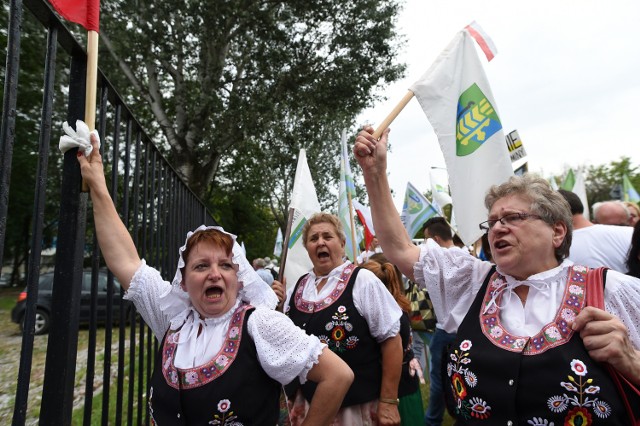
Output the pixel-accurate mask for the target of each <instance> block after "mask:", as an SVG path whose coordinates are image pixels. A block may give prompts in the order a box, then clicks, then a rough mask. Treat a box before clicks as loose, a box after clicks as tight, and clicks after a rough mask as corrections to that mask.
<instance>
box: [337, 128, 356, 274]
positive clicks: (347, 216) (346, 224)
mask: <svg viewBox="0 0 640 426" xmlns="http://www.w3.org/2000/svg"><path fill="white" fill-rule="evenodd" d="M340 147H341V150H342V155H341V157H340V186H339V189H338V218H339V219H340V222H342V227H343V228H344V234H345V237H346V243H345V246H344V253H345V255H346V256H347V258H348V259H349V260H350V261H352V262H354V261H355V260H356V258H357V257H358V247H357V246H356V245H355V244H357V243H356V241H355V235H356V234H355V229H354V222H353V209H352V207H351V205H352V204H353V199H354V197H355V196H356V187H355V184H354V182H353V175H352V174H351V166H350V165H349V150H348V149H347V131H346V130H342V137H341V138H340ZM349 200H351V203H349Z"/></svg>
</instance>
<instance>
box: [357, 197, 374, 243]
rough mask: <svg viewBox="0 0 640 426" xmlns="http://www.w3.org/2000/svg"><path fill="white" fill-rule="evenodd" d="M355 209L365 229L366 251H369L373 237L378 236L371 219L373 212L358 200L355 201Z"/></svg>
mask: <svg viewBox="0 0 640 426" xmlns="http://www.w3.org/2000/svg"><path fill="white" fill-rule="evenodd" d="M353 208H354V209H355V211H356V214H357V215H358V219H360V223H361V224H362V226H363V227H364V249H365V250H369V247H371V242H372V241H373V237H375V235H376V231H375V230H374V229H373V220H372V219H371V210H369V208H368V207H365V206H363V205H362V204H360V203H359V202H358V201H357V200H353Z"/></svg>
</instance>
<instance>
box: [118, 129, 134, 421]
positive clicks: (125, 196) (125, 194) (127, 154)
mask: <svg viewBox="0 0 640 426" xmlns="http://www.w3.org/2000/svg"><path fill="white" fill-rule="evenodd" d="M131 125H132V120H131V117H127V127H126V130H125V138H124V179H123V181H122V207H121V215H122V222H124V226H125V228H127V229H129V184H130V182H129V179H130V176H131ZM123 295H124V289H123V288H122V287H120V296H123ZM125 322H126V317H125V314H124V310H122V309H121V310H120V321H119V324H118V393H117V396H116V424H118V425H121V424H122V409H123V406H124V401H123V400H124V359H125V333H126V331H125ZM130 349H131V348H130Z"/></svg>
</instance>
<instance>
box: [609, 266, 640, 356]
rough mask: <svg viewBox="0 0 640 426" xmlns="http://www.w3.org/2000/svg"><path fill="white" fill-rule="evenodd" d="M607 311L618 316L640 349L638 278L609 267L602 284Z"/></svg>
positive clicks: (634, 343) (632, 341)
mask: <svg viewBox="0 0 640 426" xmlns="http://www.w3.org/2000/svg"><path fill="white" fill-rule="evenodd" d="M604 302H605V303H604V306H605V309H606V310H607V312H609V313H610V314H613V315H615V316H617V317H618V318H620V321H622V323H623V324H624V325H625V326H626V327H627V329H628V330H629V339H630V340H631V343H632V344H633V346H634V347H635V348H636V349H637V350H640V280H639V279H637V278H634V277H631V276H629V275H624V274H622V273H620V272H617V271H614V270H612V269H610V270H609V271H607V281H606V284H605V286H604Z"/></svg>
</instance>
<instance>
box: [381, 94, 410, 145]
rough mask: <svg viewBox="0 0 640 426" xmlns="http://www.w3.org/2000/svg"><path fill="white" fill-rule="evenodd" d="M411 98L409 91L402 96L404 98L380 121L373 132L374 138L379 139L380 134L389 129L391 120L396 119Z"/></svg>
mask: <svg viewBox="0 0 640 426" xmlns="http://www.w3.org/2000/svg"><path fill="white" fill-rule="evenodd" d="M413 96H414V95H413V92H412V91H411V90H409V91H408V92H407V94H406V95H404V97H403V98H402V99H401V100H400V102H398V105H396V107H395V108H394V109H393V110H392V111H391V113H389V115H387V118H385V119H384V120H382V123H380V125H379V126H378V128H377V129H376V130H375V132H373V137H374V138H376V139H380V136H382V132H384V131H385V130H386V129H387V127H389V125H390V124H391V123H392V122H393V120H395V119H396V117H397V116H398V114H400V111H402V110H403V109H404V107H405V106H407V104H408V103H409V101H410V100H411V98H413Z"/></svg>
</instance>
